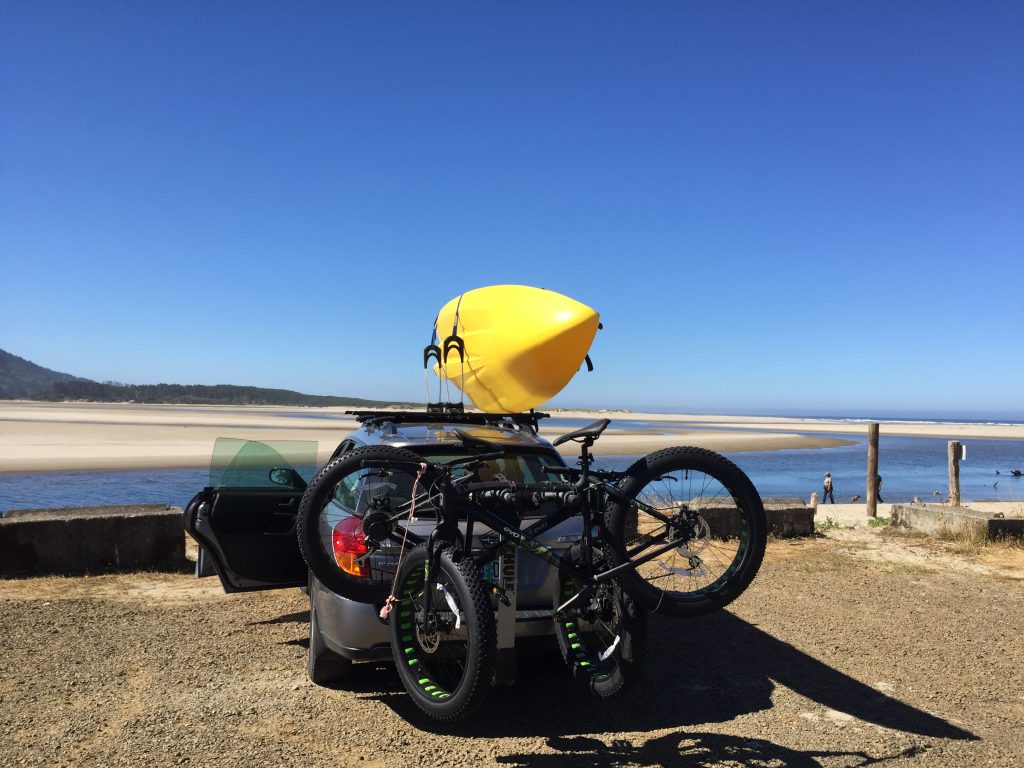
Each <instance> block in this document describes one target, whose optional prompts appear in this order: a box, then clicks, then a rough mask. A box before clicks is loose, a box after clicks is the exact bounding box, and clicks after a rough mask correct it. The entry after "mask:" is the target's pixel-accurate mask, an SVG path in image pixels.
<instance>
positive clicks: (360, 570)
mask: <svg viewBox="0 0 1024 768" xmlns="http://www.w3.org/2000/svg"><path fill="white" fill-rule="evenodd" d="M362 524H363V521H362V519H361V518H358V517H346V518H345V519H344V520H342V521H341V522H340V523H338V524H337V525H336V526H334V535H333V536H332V537H331V538H332V543H333V544H334V559H335V560H337V562H338V567H339V568H341V570H343V571H344V572H345V573H350V574H352V575H353V576H361V577H362V578H364V579H368V578H370V569H369V567H367V566H365V565H360V564H359V563H357V562H356V558H357V557H359V556H360V555H363V554H366V537H365V536H364V535H363V531H362Z"/></svg>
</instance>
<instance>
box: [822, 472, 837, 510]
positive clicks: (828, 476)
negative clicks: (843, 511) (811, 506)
mask: <svg viewBox="0 0 1024 768" xmlns="http://www.w3.org/2000/svg"><path fill="white" fill-rule="evenodd" d="M826 500H827V501H826ZM828 501H831V502H832V503H833V504H835V503H836V499H835V497H834V496H833V495H832V473H831V472H826V473H825V492H824V493H823V494H821V503H822V504H826V503H827V502H828Z"/></svg>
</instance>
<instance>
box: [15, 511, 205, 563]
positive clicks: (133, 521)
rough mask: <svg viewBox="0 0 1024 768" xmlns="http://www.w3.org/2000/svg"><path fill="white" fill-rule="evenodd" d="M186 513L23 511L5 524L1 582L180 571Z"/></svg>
mask: <svg viewBox="0 0 1024 768" xmlns="http://www.w3.org/2000/svg"><path fill="white" fill-rule="evenodd" d="M184 565H185V538H184V534H183V533H182V528H181V509H180V508H178V507H168V506H166V505H164V504H136V505H123V506H110V507H69V508H65V509H20V510H12V511H10V512H6V513H4V516H3V518H0V577H3V578H8V577H12V576H38V575H42V574H63V575H69V576H70V575H80V574H83V573H104V572H110V571H137V570H169V571H180V570H181V569H182V568H183V567H184Z"/></svg>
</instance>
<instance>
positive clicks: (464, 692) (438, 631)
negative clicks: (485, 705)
mask: <svg viewBox="0 0 1024 768" xmlns="http://www.w3.org/2000/svg"><path fill="white" fill-rule="evenodd" d="M454 553H455V550H454V549H452V548H450V547H449V548H446V549H444V550H442V551H441V553H440V558H439V563H438V567H437V568H436V569H435V570H434V573H432V574H431V575H430V580H429V582H428V581H427V578H426V565H427V548H426V545H419V546H417V547H415V548H413V549H412V550H411V551H410V552H408V553H407V554H406V557H405V559H404V561H403V563H402V566H401V569H400V571H399V575H398V588H397V590H396V594H397V596H398V602H397V603H395V605H394V607H393V610H392V612H391V620H390V623H391V651H392V654H393V655H394V657H395V665H396V667H397V668H398V676H399V677H400V678H401V679H402V684H403V685H404V686H405V690H407V691H408V692H409V695H410V696H411V697H412V700H413V701H414V702H415V703H416V706H417V707H419V708H420V709H421V710H423V711H424V712H425V713H426V714H427V715H429V716H430V717H432V718H434V719H435V720H449V721H451V720H461V719H463V718H465V717H468V716H469V715H470V714H472V713H473V712H474V711H476V709H477V707H479V706H480V704H481V703H482V702H483V700H484V697H486V695H487V691H488V690H489V689H490V687H491V679H492V678H493V677H494V665H495V658H496V656H497V651H496V647H497V639H496V635H495V627H494V612H493V611H492V609H491V603H490V600H489V599H488V597H487V595H486V593H485V592H484V588H483V584H482V583H481V580H480V571H479V569H478V568H477V566H476V564H475V563H474V562H473V561H472V560H471V559H470V558H469V557H463V558H460V559H459V561H458V562H455V561H454V559H453V557H454ZM428 590H430V595H431V611H430V613H429V614H427V613H425V612H424V602H423V598H424V595H425V594H426V593H427V591H428Z"/></svg>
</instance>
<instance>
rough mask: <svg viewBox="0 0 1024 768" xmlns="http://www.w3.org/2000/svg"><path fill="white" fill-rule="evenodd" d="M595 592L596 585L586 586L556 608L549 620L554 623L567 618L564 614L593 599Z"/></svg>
mask: <svg viewBox="0 0 1024 768" xmlns="http://www.w3.org/2000/svg"><path fill="white" fill-rule="evenodd" d="M596 590H597V584H587V585H586V586H585V587H583V589H581V590H580V591H579V592H577V593H576V594H575V595H573V596H572V597H570V598H569V599H568V600H566V601H565V602H564V603H562V604H561V605H560V606H558V607H557V608H556V609H555V613H554V615H553V616H552V617H551V618H553V619H554V620H555V621H562V620H563V619H565V618H568V617H566V615H565V612H566V611H568V610H569V609H570V608H573V607H575V606H576V605H578V604H579V603H580V602H581V601H584V600H589V599H590V598H591V597H593V595H594V592H595V591H596Z"/></svg>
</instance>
